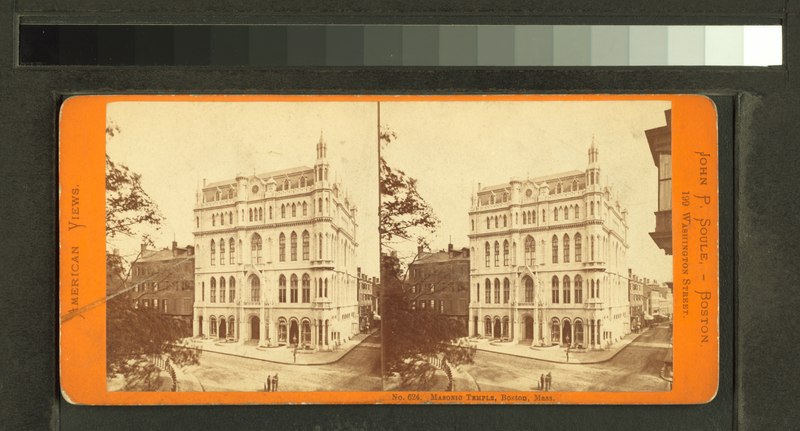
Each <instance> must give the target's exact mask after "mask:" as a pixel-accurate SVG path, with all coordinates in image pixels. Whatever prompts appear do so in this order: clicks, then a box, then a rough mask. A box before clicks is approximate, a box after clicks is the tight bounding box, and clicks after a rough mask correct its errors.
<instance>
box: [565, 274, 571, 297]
mask: <svg viewBox="0 0 800 431" xmlns="http://www.w3.org/2000/svg"><path fill="white" fill-rule="evenodd" d="M569 288H570V280H569V276H568V275H565V276H564V304H569V303H570V299H571V298H570V294H569Z"/></svg>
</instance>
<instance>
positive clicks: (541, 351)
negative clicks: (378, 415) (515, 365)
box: [469, 331, 646, 364]
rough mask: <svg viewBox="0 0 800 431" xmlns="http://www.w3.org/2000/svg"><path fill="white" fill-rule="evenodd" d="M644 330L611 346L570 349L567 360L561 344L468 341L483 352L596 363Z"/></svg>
mask: <svg viewBox="0 0 800 431" xmlns="http://www.w3.org/2000/svg"><path fill="white" fill-rule="evenodd" d="M644 333H646V331H643V332H640V333H638V334H634V333H631V334H628V335H626V336H625V337H623V338H622V339H621V340H619V341H617V343H616V344H614V345H613V346H611V347H609V348H606V349H603V350H570V352H569V362H567V355H566V348H565V347H561V346H545V347H540V346H531V345H527V344H521V343H517V342H514V341H509V342H498V341H491V340H489V339H474V338H470V340H469V341H470V343H471V344H472V345H473V346H475V348H476V349H478V350H483V351H485V352H493V353H502V354H506V355H512V356H520V357H524V358H531V359H538V360H540V361H547V362H556V363H560V364H567V363H569V364H596V363H599V362H605V361H608V360H610V359H611V358H613V357H614V356H616V355H617V353H619V352H620V351H621V350H622V349H624V348H625V347H627V346H628V345H629V344H631V343H632V342H633V341H634V340H636V339H637V338H639V336H640V335H642V334H644Z"/></svg>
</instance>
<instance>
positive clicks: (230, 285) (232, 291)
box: [228, 276, 236, 302]
mask: <svg viewBox="0 0 800 431" xmlns="http://www.w3.org/2000/svg"><path fill="white" fill-rule="evenodd" d="M228 289H230V290H229V292H228V300H229V301H231V302H234V301H236V279H235V278H233V276H231V279H230V282H229V283H228Z"/></svg>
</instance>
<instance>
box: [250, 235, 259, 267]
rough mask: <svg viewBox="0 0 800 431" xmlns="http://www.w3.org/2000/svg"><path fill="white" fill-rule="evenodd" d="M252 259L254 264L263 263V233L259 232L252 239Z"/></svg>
mask: <svg viewBox="0 0 800 431" xmlns="http://www.w3.org/2000/svg"><path fill="white" fill-rule="evenodd" d="M250 261H251V263H252V264H254V265H260V264H261V235H259V234H257V233H254V234H253V238H252V239H250Z"/></svg>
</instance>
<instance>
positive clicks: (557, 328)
mask: <svg viewBox="0 0 800 431" xmlns="http://www.w3.org/2000/svg"><path fill="white" fill-rule="evenodd" d="M550 342H551V343H560V342H561V322H559V321H558V318H557V317H554V318H553V320H551V321H550Z"/></svg>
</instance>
